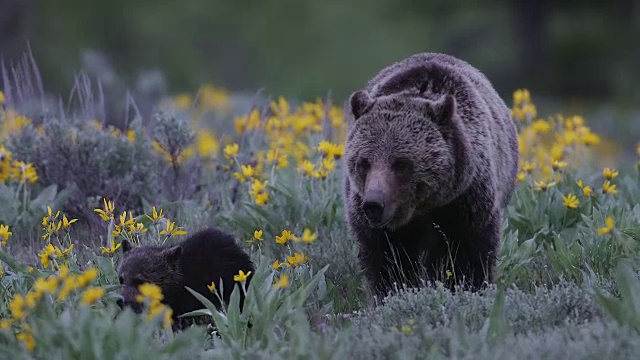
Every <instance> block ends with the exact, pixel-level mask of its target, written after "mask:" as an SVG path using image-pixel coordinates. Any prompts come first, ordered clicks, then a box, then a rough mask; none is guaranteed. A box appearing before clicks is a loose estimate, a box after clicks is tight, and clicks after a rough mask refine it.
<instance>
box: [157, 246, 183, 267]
mask: <svg viewBox="0 0 640 360" xmlns="http://www.w3.org/2000/svg"><path fill="white" fill-rule="evenodd" d="M162 255H163V256H164V258H165V259H167V262H169V263H174V262H176V261H178V259H179V258H180V255H182V246H180V245H176V246H172V247H170V248H168V249H166V250H164V251H163V252H162Z"/></svg>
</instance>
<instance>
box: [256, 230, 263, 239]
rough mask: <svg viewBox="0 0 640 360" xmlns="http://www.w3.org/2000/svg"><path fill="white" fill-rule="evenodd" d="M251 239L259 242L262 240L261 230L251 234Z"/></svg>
mask: <svg viewBox="0 0 640 360" xmlns="http://www.w3.org/2000/svg"><path fill="white" fill-rule="evenodd" d="M253 238H254V239H256V240H259V241H262V240H264V238H263V237H262V230H256V231H254V232H253Z"/></svg>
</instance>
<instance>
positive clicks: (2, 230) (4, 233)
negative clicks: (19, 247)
mask: <svg viewBox="0 0 640 360" xmlns="http://www.w3.org/2000/svg"><path fill="white" fill-rule="evenodd" d="M11 235H13V233H12V232H11V231H9V226H8V225H0V243H1V244H2V246H5V245H7V240H8V239H9V237H10V236H11Z"/></svg>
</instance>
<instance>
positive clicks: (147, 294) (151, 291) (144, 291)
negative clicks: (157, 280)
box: [136, 283, 164, 303]
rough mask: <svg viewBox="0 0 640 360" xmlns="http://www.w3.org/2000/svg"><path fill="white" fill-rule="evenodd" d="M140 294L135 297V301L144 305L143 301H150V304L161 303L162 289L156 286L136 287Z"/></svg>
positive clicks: (143, 285) (149, 284)
mask: <svg viewBox="0 0 640 360" xmlns="http://www.w3.org/2000/svg"><path fill="white" fill-rule="evenodd" d="M138 291H140V294H138V295H136V301H137V302H139V303H144V301H145V299H149V300H151V302H159V301H162V299H163V298H164V296H163V295H162V289H160V287H159V286H158V285H156V284H151V283H144V284H142V285H140V286H138Z"/></svg>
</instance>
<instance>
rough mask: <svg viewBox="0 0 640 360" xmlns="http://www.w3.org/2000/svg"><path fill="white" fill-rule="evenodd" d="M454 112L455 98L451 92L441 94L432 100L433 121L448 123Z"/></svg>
mask: <svg viewBox="0 0 640 360" xmlns="http://www.w3.org/2000/svg"><path fill="white" fill-rule="evenodd" d="M455 112H456V98H455V97H453V95H451V94H446V95H443V96H442V97H441V98H440V99H438V100H436V101H434V102H433V115H434V121H436V122H437V123H439V124H441V125H444V124H448V123H450V121H451V119H452V118H453V115H454V114H455Z"/></svg>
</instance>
